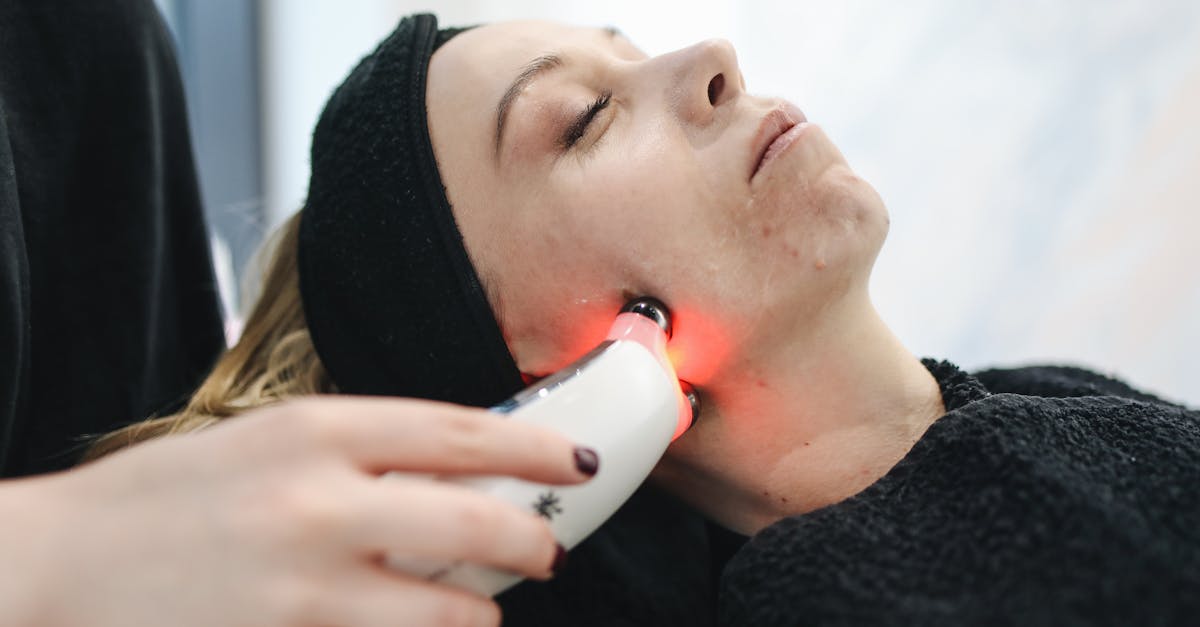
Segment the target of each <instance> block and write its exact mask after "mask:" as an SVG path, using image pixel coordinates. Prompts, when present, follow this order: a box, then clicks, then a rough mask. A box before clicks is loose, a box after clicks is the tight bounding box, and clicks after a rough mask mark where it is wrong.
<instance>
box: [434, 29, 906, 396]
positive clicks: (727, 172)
mask: <svg viewBox="0 0 1200 627" xmlns="http://www.w3.org/2000/svg"><path fill="white" fill-rule="evenodd" d="M798 62H803V60H799V61H798ZM744 89H745V82H744V80H743V77H742V74H741V72H740V70H739V68H738V64H737V58H736V56H735V53H734V50H733V48H732V47H731V46H730V45H729V44H728V43H727V42H724V41H705V42H701V43H698V44H696V45H694V46H691V47H688V48H684V49H682V50H678V51H675V52H672V53H669V54H665V55H662V56H657V57H648V56H646V55H645V54H644V53H642V52H641V51H640V50H638V49H637V48H636V47H634V46H633V45H632V44H631V43H630V42H629V41H627V40H626V39H625V38H624V37H623V36H621V35H619V34H615V33H613V32H610V31H606V30H602V29H591V28H576V27H568V26H563V25H558V24H552V23H544V22H516V23H503V24H495V25H489V26H483V27H479V28H475V29H473V30H469V31H467V32H464V33H462V34H460V35H458V36H457V37H455V38H453V39H451V40H450V41H449V42H447V43H446V44H445V45H444V46H443V47H442V48H441V49H439V50H438V52H437V53H436V54H434V56H433V59H432V61H431V63H430V67H429V77H428V89H427V96H426V98H427V106H428V110H429V125H430V132H431V137H432V140H433V147H434V151H435V154H436V156H437V160H438V164H439V168H440V170H441V173H442V179H443V182H444V183H445V185H446V193H447V196H448V197H449V199H450V202H451V204H452V206H453V209H454V215H455V218H456V220H457V222H458V225H459V228H460V230H461V231H462V233H463V237H464V240H465V242H466V247H467V250H468V253H469V254H470V257H471V259H472V261H473V262H474V264H475V267H476V268H477V269H478V270H479V273H480V275H481V279H482V280H483V281H484V283H485V284H487V285H488V288H489V289H488V292H489V298H490V299H491V302H492V306H493V308H494V310H495V311H496V312H497V318H498V319H499V320H500V323H501V327H502V329H503V331H504V334H505V338H506V340H507V341H508V345H509V347H510V349H511V350H512V352H513V355H514V356H515V358H516V360H517V364H518V366H519V367H520V368H521V370H522V371H523V372H526V373H529V374H531V375H542V374H545V373H548V372H551V371H553V370H555V369H557V368H559V367H562V366H564V365H566V364H567V363H568V362H569V361H571V360H572V359H574V358H576V357H578V356H579V355H580V354H582V353H583V352H585V351H586V350H587V349H589V348H591V347H592V346H594V345H595V344H596V343H597V342H599V341H600V340H601V339H603V336H604V334H605V332H606V330H607V328H608V326H609V324H610V323H611V321H612V318H613V316H614V315H615V313H616V311H617V310H618V308H619V307H620V306H621V305H623V304H624V303H625V301H626V300H628V299H629V298H631V297H634V296H640V295H650V296H655V297H657V298H659V299H661V300H663V301H664V302H665V303H667V305H668V306H669V307H670V308H671V310H672V312H673V313H674V322H675V336H674V339H673V340H672V343H671V347H672V352H673V354H674V357H675V361H676V365H677V367H678V370H679V376H680V378H682V379H685V380H688V381H691V382H693V383H695V384H697V385H698V386H701V389H703V387H704V386H708V385H720V382H721V380H722V377H724V376H725V375H726V374H728V373H730V372H732V371H733V370H734V369H740V368H744V367H745V366H746V365H747V364H748V363H751V362H752V361H753V359H754V357H753V356H754V355H756V354H759V353H761V352H762V351H764V350H770V348H771V346H772V345H773V344H774V343H777V342H778V340H779V338H780V337H781V334H788V333H794V332H796V331H798V330H803V329H804V328H806V327H812V326H815V325H819V324H820V319H821V316H822V315H828V313H827V312H828V311H830V310H832V309H835V308H834V307H831V305H834V304H836V303H837V302H838V301H839V300H840V299H843V298H845V297H847V295H849V294H852V293H855V292H856V291H859V290H861V291H865V289H866V282H867V278H868V275H869V274H870V268H871V265H872V264H873V262H874V259H875V256H876V254H877V252H878V249H879V247H880V245H881V244H882V241H883V238H884V236H885V234H886V231H887V214H886V211H885V209H884V207H883V204H882V202H881V201H880V199H879V197H878V196H877V195H876V194H875V192H874V190H873V189H872V188H871V187H870V186H869V185H868V184H867V183H865V182H864V181H863V180H862V179H860V178H858V177H857V176H855V175H854V173H853V172H852V171H851V170H850V168H849V167H848V166H847V164H846V162H845V160H844V159H843V157H842V155H841V153H840V152H839V151H838V149H837V148H836V147H835V146H834V145H833V144H832V143H831V142H830V141H829V139H828V138H827V137H826V136H825V134H824V132H823V131H822V130H821V129H820V128H819V127H817V126H815V125H806V126H804V127H802V128H795V129H792V130H791V131H789V132H788V133H787V134H785V135H784V137H783V138H782V139H781V140H780V141H778V142H775V144H774V146H773V147H772V148H771V150H768V146H770V145H771V144H772V141H773V140H775V139H776V137H779V136H780V133H781V132H783V131H784V130H786V129H788V128H790V127H792V126H793V125H795V124H796V123H798V122H800V121H802V119H803V114H801V113H800V112H799V110H798V109H796V108H795V107H794V106H792V105H790V104H788V103H786V102H783V101H781V100H778V99H775V98H767V97H759V96H752V95H749V94H747V93H746V92H745V91H744ZM788 139H791V140H792V141H791V142H790V144H788V145H787V146H786V147H785V148H784V149H783V150H779V148H780V147H781V146H782V145H783V144H784V143H786V140H788ZM764 153H766V154H767V158H766V159H765V160H763V159H762V157H763V155H764ZM760 162H761V163H760Z"/></svg>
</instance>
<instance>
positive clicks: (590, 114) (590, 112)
mask: <svg viewBox="0 0 1200 627" xmlns="http://www.w3.org/2000/svg"><path fill="white" fill-rule="evenodd" d="M610 102H612V92H611V91H606V92H604V93H602V94H600V97H599V98H597V99H596V101H595V102H593V103H592V104H591V106H589V107H588V108H587V109H584V110H583V111H582V112H580V114H579V115H578V116H576V117H575V120H574V121H573V122H571V124H569V125H568V126H567V128H566V129H565V130H564V131H563V134H562V137H561V138H560V139H559V144H561V145H562V147H563V150H570V149H571V148H573V147H574V146H575V144H577V143H578V142H579V140H580V139H582V138H583V136H584V134H586V133H587V130H588V126H589V125H591V123H592V120H594V119H596V116H597V115H598V114H599V113H600V112H601V111H603V110H604V109H605V108H606V107H608V104H609V103H610Z"/></svg>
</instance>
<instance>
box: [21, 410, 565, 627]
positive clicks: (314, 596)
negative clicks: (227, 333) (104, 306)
mask: <svg viewBox="0 0 1200 627" xmlns="http://www.w3.org/2000/svg"><path fill="white" fill-rule="evenodd" d="M389 470H396V471H401V472H415V473H428V474H438V475H443V476H453V475H459V474H469V475H470V474H507V475H513V476H518V477H524V478H528V479H531V480H534V481H539V482H545V483H554V484H564V483H579V482H581V481H583V480H585V479H586V476H585V475H584V474H582V473H581V472H580V470H579V469H578V468H577V467H576V464H575V461H574V448H573V446H572V445H571V443H569V442H568V441H566V440H565V439H563V438H562V437H561V436H559V435H557V434H554V433H552V432H549V431H546V430H544V429H540V428H536V427H533V426H532V425H524V424H520V423H512V422H507V421H498V420H495V418H494V417H493V416H490V415H489V414H488V413H487V412H485V411H482V410H475V409H464V408H460V407H455V406H451V405H445V404H441V403H432V402H424V401H409V400H397V399H388V400H381V399H366V398H362V397H357V398H338V397H323V398H321V399H314V400H306V401H301V402H291V403H285V404H281V405H277V406H274V407H270V408H265V409H260V410H256V411H254V412H250V413H248V414H246V416H245V417H240V418H238V419H237V420H231V421H228V422H223V423H221V424H219V425H217V426H215V427H212V428H211V429H206V430H204V431H201V432H197V433H194V434H187V435H179V436H173V437H167V438H162V439H160V440H155V441H152V442H147V443H144V444H140V445H138V446H134V447H130V448H128V449H125V450H123V451H121V452H119V453H116V454H114V455H111V456H109V457H105V458H103V459H100V460H99V461H96V462H93V463H90V464H87V465H84V466H81V467H79V468H77V469H74V470H71V471H69V472H65V473H60V474H56V475H43V476H40V477H36V478H31V479H24V480H19V481H6V482H3V484H2V485H0V517H2V518H3V519H4V521H5V533H4V534H3V535H2V536H0V555H3V556H4V558H5V561H6V563H8V564H15V565H19V566H20V567H19V568H5V569H3V570H2V571H0V608H3V610H4V623H5V624H11V625H43V626H46V627H56V626H59V625H62V626H67V625H94V626H97V627H108V626H112V627H118V626H119V627H135V626H142V625H145V626H150V625H162V624H164V617H167V619H166V622H168V623H169V624H171V625H180V626H193V625H194V626H197V627H199V626H205V627H211V626H213V625H221V626H228V627H234V626H247V627H249V626H251V625H277V626H280V627H284V626H288V627H292V626H295V627H306V626H310V625H346V626H348V627H349V626H354V627H371V626H374V625H379V626H382V625H464V626H465V625H496V624H498V623H499V618H500V612H499V608H498V607H497V606H496V605H495V603H493V602H492V600H491V599H486V598H480V597H478V596H476V595H474V594H469V593H466V592H463V591H460V590H456V589H451V588H448V587H445V586H439V585H435V584H431V583H429V582H426V581H424V580H421V579H416V578H412V577H408V576H406V575H404V574H403V573H398V572H396V571H392V570H390V569H387V568H385V567H383V566H382V562H381V560H382V556H383V555H385V554H399V555H404V556H410V557H416V558H428V559H434V560H446V561H454V560H470V561H475V562H480V563H484V564H490V565H493V566H497V567H500V568H503V569H506V570H511V571H514V572H520V573H523V574H525V575H526V576H529V577H533V578H536V579H546V578H547V577H548V576H549V575H550V568H551V564H552V563H553V562H554V560H555V557H556V547H555V542H554V538H553V535H552V534H551V532H550V529H549V527H548V526H547V525H546V523H545V521H544V520H542V519H541V518H539V517H537V516H535V515H532V514H530V513H528V512H525V511H521V510H520V509H519V508H517V507H513V506H511V505H508V504H506V503H503V502H501V501H497V500H495V499H493V498H491V497H489V496H487V495H485V494H480V493H478V492H475V491H473V490H470V489H467V488H464V487H461V486H455V485H451V484H447V483H437V482H427V481H389V480H380V479H379V475H380V474H382V473H384V472H386V471H389Z"/></svg>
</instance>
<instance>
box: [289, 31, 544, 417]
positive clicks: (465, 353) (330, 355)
mask: <svg viewBox="0 0 1200 627" xmlns="http://www.w3.org/2000/svg"><path fill="white" fill-rule="evenodd" d="M460 30H461V29H454V30H443V31H438V28H437V19H436V18H435V17H434V16H432V15H428V14H421V15H414V16H410V17H407V18H404V19H403V20H401V21H400V24H399V25H398V26H397V27H396V30H395V31H393V32H392V34H391V35H389V36H388V38H387V39H385V40H384V41H383V42H382V43H381V44H379V47H378V48H376V49H375V51H374V52H372V53H371V54H370V55H368V56H366V57H364V58H363V60H362V61H360V62H359V64H358V66H357V67H355V68H354V70H353V71H352V72H351V73H350V75H349V76H348V77H347V78H346V80H345V81H344V82H343V83H342V84H341V86H340V87H338V89H337V91H335V92H334V94H333V96H332V97H331V98H330V99H329V102H328V104H326V105H325V110H324V111H323V112H322V113H321V118H320V120H319V121H318V122H317V127H316V130H315V131H314V132H313V140H312V174H311V178H310V179H309V188H308V199H307V200H306V201H305V205H304V210H303V215H302V216H301V218H300V240H299V266H300V296H301V300H302V301H303V304H304V315H305V318H306V322H307V324H308V328H309V331H310V333H311V334H312V340H313V344H314V346H315V347H316V350H317V355H318V356H319V357H320V358H321V361H322V363H323V364H324V365H325V368H326V370H327V371H328V372H329V375H330V377H331V378H332V379H333V382H334V384H336V385H337V387H338V389H339V391H341V392H345V393H349V394H375V395H390V396H411V397H417V398H427V399H434V400H442V401H451V402H456V403H463V404H467V405H475V406H481V407H482V406H488V405H493V404H495V403H497V402H499V401H501V400H504V399H505V398H507V397H508V396H510V395H512V394H513V393H514V392H516V391H517V390H519V389H521V387H523V383H522V379H521V373H520V371H519V370H518V369H517V366H516V363H515V362H514V361H513V358H512V355H511V354H510V353H509V352H508V347H507V346H506V345H505V343H504V337H503V335H502V334H501V332H500V326H499V324H498V323H497V322H496V319H495V316H494V315H493V313H492V309H491V307H490V306H489V305H488V301H487V297H486V296H485V294H484V291H483V288H482V287H481V285H480V282H479V277H478V276H477V275H476V273H475V270H474V268H473V267H472V266H471V261H470V259H468V257H467V252H466V249H465V248H464V246H463V241H462V234H461V233H460V232H459V230H458V227H457V225H456V224H455V222H454V215H453V214H452V213H451V211H450V203H449V201H448V200H447V199H446V194H445V187H444V186H443V185H442V179H441V176H440V175H439V174H438V168H437V162H436V161H435V160H434V155H433V145H432V144H431V143H430V140H429V128H428V125H427V123H426V117H425V80H426V71H427V69H428V67H429V58H430V57H431V56H432V55H433V51H434V50H436V49H437V48H438V47H439V46H441V44H443V43H445V41H447V40H448V39H450V38H451V37H453V36H454V35H455V34H457V33H458V32H459V31H460Z"/></svg>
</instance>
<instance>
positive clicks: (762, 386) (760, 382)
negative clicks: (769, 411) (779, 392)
mask: <svg viewBox="0 0 1200 627" xmlns="http://www.w3.org/2000/svg"><path fill="white" fill-rule="evenodd" d="M756 383H757V384H758V387H760V388H765V387H767V382H766V381H764V380H762V379H759V380H758V381H756Z"/></svg>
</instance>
